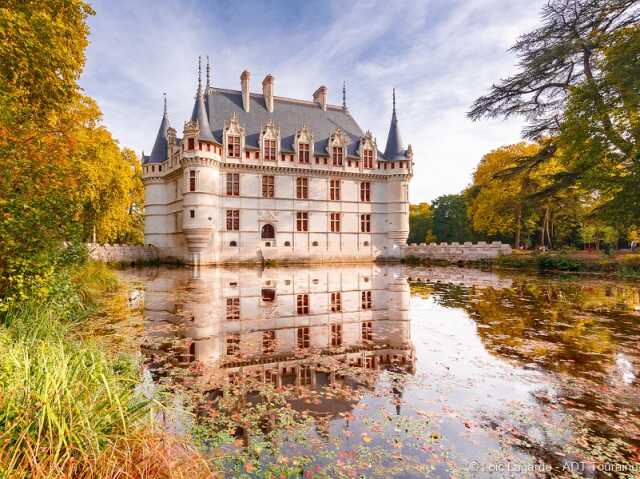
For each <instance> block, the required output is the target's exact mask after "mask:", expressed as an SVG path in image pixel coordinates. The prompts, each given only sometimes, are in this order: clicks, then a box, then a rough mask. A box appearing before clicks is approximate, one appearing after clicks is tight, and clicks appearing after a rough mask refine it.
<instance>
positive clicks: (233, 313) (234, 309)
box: [225, 298, 240, 321]
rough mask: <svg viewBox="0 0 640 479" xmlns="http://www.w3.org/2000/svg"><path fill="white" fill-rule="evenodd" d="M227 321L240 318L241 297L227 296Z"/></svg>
mask: <svg viewBox="0 0 640 479" xmlns="http://www.w3.org/2000/svg"><path fill="white" fill-rule="evenodd" d="M225 318H227V321H237V320H239V319H240V298H227V312H226V315H225Z"/></svg>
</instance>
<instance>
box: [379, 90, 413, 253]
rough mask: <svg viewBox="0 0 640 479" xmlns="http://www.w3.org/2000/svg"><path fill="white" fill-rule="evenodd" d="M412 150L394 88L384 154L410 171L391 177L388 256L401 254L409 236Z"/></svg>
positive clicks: (386, 157) (389, 159)
mask: <svg viewBox="0 0 640 479" xmlns="http://www.w3.org/2000/svg"><path fill="white" fill-rule="evenodd" d="M410 155H411V150H410V149H408V150H405V148H404V143H403V142H402V136H401V135H400V128H399V126H398V116H397V114H396V89H395V88H394V89H393V112H392V114H391V124H390V126H389V135H388V136H387V146H386V148H385V149H384V156H385V159H386V160H387V161H392V162H396V161H397V162H400V164H404V162H408V163H409V165H408V166H409V168H408V172H409V175H407V171H406V170H405V171H403V172H402V173H400V172H399V174H397V175H393V176H392V177H391V178H390V179H389V190H388V194H389V201H388V210H387V220H388V221H389V229H388V232H387V238H388V239H389V240H390V243H391V245H390V247H391V251H389V252H388V256H390V257H394V256H400V255H401V254H402V252H401V247H402V246H403V245H405V244H406V242H407V237H408V236H409V179H410V174H411V158H410V157H409V156H410Z"/></svg>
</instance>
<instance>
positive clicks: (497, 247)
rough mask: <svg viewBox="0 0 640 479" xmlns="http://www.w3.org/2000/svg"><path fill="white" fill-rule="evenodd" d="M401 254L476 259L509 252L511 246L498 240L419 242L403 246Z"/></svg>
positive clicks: (429, 257) (460, 259)
mask: <svg viewBox="0 0 640 479" xmlns="http://www.w3.org/2000/svg"><path fill="white" fill-rule="evenodd" d="M402 253H403V256H404V257H405V258H406V257H408V256H413V257H416V258H420V259H434V260H444V261H450V262H452V263H455V262H458V261H478V260H482V259H493V258H497V257H498V256H502V255H508V254H511V246H509V245H508V244H504V243H502V242H500V241H492V242H491V243H486V242H484V241H478V242H477V243H471V242H470V241H467V242H466V243H462V244H461V243H429V244H426V243H420V244H415V243H413V244H410V245H407V246H405V247H404V248H403V251H402Z"/></svg>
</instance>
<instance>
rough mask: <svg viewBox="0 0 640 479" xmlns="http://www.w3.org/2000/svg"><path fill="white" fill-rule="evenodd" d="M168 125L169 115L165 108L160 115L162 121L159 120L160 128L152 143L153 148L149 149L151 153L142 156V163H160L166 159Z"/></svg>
mask: <svg viewBox="0 0 640 479" xmlns="http://www.w3.org/2000/svg"><path fill="white" fill-rule="evenodd" d="M170 126H171V125H169V116H168V115H167V111H166V109H165V112H164V114H163V115H162V121H161V122H160V128H159V129H158V134H157V135H156V141H155V143H154V144H153V149H152V150H151V155H150V156H145V157H143V159H142V162H143V163H162V162H163V161H166V160H167V154H168V151H167V150H168V147H169V143H168V142H167V130H168V129H169V127H170Z"/></svg>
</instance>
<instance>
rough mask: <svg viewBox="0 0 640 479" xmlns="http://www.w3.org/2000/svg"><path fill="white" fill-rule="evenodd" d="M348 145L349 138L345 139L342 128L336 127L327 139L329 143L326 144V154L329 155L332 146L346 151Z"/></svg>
mask: <svg viewBox="0 0 640 479" xmlns="http://www.w3.org/2000/svg"><path fill="white" fill-rule="evenodd" d="M348 144H349V137H347V135H346V134H345V132H344V131H342V128H340V127H338V128H336V129H335V131H334V132H333V133H331V136H330V137H329V141H328V142H327V153H331V148H333V147H334V146H341V147H343V148H345V149H346V148H347V145H348Z"/></svg>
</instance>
